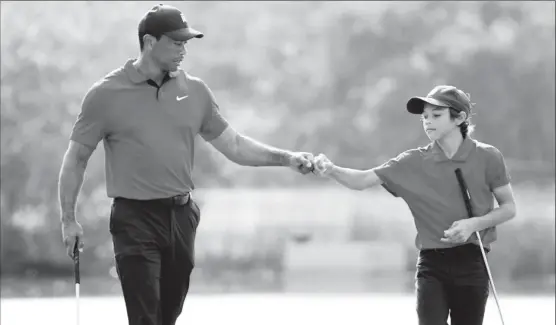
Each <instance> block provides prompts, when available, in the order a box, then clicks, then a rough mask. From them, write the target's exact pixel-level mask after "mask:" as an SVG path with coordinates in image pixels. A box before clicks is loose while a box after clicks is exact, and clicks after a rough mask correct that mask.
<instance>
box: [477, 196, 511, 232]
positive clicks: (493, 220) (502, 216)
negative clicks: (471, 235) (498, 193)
mask: <svg viewBox="0 0 556 325" xmlns="http://www.w3.org/2000/svg"><path fill="white" fill-rule="evenodd" d="M514 216H515V204H514V203H506V204H503V205H501V206H499V207H497V208H495V209H493V210H492V211H491V212H490V213H487V214H486V215H484V216H482V217H478V218H473V219H474V220H475V231H481V230H484V229H487V228H492V227H494V226H497V225H499V224H502V223H504V222H506V221H508V220H511V219H512V218H513V217H514Z"/></svg>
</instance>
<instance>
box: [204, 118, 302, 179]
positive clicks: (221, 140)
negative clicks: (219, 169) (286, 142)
mask: <svg viewBox="0 0 556 325" xmlns="http://www.w3.org/2000/svg"><path fill="white" fill-rule="evenodd" d="M209 143H210V144H211V145H212V146H213V147H214V148H215V149H216V150H218V151H220V152H221V153H222V154H223V155H224V156H226V158H228V159H229V160H231V161H233V162H235V163H236V164H239V165H242V166H253V167H258V166H288V167H291V168H293V169H295V170H297V171H299V172H301V173H302V174H307V173H309V172H310V171H311V170H312V160H313V155H312V154H310V153H306V152H292V151H289V150H284V149H279V148H276V147H273V146H270V145H267V144H264V143H261V142H259V141H256V140H254V139H252V138H250V137H247V136H245V135H242V134H240V133H238V132H237V131H236V130H234V128H233V127H231V126H230V125H228V126H227V127H226V128H225V129H224V131H223V132H222V133H221V134H220V135H219V136H218V137H216V138H215V139H213V140H211V141H209Z"/></svg>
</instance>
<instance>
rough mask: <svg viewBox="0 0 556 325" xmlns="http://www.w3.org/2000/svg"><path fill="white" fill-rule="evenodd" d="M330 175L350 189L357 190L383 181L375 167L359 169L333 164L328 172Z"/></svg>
mask: <svg viewBox="0 0 556 325" xmlns="http://www.w3.org/2000/svg"><path fill="white" fill-rule="evenodd" d="M328 177H330V178H332V179H334V180H335V181H336V182H338V183H340V184H341V185H343V186H345V187H347V188H349V189H352V190H357V191H362V190H365V189H368V188H370V187H373V186H376V185H380V184H382V181H381V180H380V178H379V177H378V176H377V174H376V173H375V171H374V170H373V169H367V170H359V169H351V168H345V167H339V166H335V165H333V166H331V169H330V171H329V173H328Z"/></svg>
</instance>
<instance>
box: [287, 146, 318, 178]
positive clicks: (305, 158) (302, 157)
mask: <svg viewBox="0 0 556 325" xmlns="http://www.w3.org/2000/svg"><path fill="white" fill-rule="evenodd" d="M288 165H289V167H290V168H292V169H293V170H295V171H297V172H298V173H301V174H303V175H306V174H308V173H310V172H311V171H313V154H311V153H308V152H293V153H292V154H291V155H290V157H289V161H288Z"/></svg>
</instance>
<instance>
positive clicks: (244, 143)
mask: <svg viewBox="0 0 556 325" xmlns="http://www.w3.org/2000/svg"><path fill="white" fill-rule="evenodd" d="M291 156H292V153H291V152H290V151H288V150H283V149H278V148H275V147H272V146H269V145H266V144H263V143H261V142H258V141H256V140H254V139H252V138H249V137H246V136H243V135H238V136H237V147H236V152H235V155H234V157H233V160H234V161H235V162H236V163H238V164H240V165H243V166H253V167H256V166H288V165H289V161H290V158H291Z"/></svg>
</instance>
